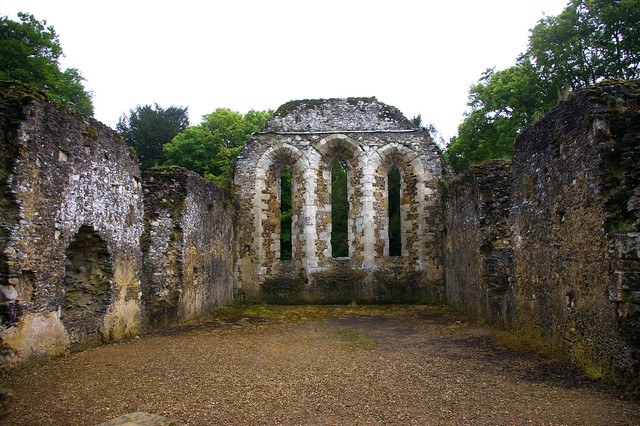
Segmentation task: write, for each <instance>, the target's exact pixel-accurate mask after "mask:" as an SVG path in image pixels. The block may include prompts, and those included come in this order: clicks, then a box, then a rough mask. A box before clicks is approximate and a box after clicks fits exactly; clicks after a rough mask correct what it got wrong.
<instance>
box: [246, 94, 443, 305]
mask: <svg viewBox="0 0 640 426" xmlns="http://www.w3.org/2000/svg"><path fill="white" fill-rule="evenodd" d="M336 161H341V162H343V163H344V164H345V165H346V167H347V169H348V172H347V182H348V190H347V198H348V203H349V213H348V218H347V224H348V225H347V226H348V231H347V232H348V246H349V250H348V252H349V255H348V257H346V258H334V257H333V256H332V247H331V234H332V223H331V222H332V216H331V214H332V205H331V169H332V166H333V165H334V164H335V162H336ZM391 167H398V168H399V169H400V170H402V196H401V200H402V201H401V204H402V205H401V210H402V224H401V228H402V241H403V251H402V256H399V257H397V258H395V257H392V256H389V250H388V241H387V240H388V237H387V232H388V226H387V224H388V217H387V216H388V212H387V209H386V206H387V200H386V197H387V173H388V171H389V169H390V168H391ZM283 169H288V170H290V171H291V173H292V180H293V191H292V205H293V225H292V228H293V229H292V240H293V241H292V243H293V259H292V260H282V259H280V244H279V238H280V232H281V230H280V226H281V224H280V219H279V218H280V194H279V179H280V174H281V171H282V170H283ZM441 178H442V162H441V155H440V152H439V150H438V148H437V147H436V145H435V144H434V143H433V142H432V141H431V140H430V138H429V135H428V134H427V133H425V132H422V131H420V130H419V129H415V128H413V126H412V125H411V123H410V122H409V121H408V120H407V119H406V118H405V117H403V116H402V114H401V113H400V112H399V111H398V110H397V109H395V108H393V107H390V106H388V105H385V104H383V103H380V102H378V101H376V100H375V99H374V98H349V99H328V100H304V101H293V102H290V103H288V104H285V105H283V106H282V107H281V108H279V109H278V110H277V111H276V113H275V114H274V116H273V118H272V119H271V120H270V121H269V122H268V123H267V124H266V125H265V127H264V129H263V130H262V132H259V133H256V134H254V136H253V137H252V139H251V140H250V141H249V142H248V143H247V145H246V146H245V147H244V149H243V150H242V152H241V153H240V156H239V157H238V160H237V164H236V172H235V184H236V188H237V192H236V196H237V202H238V206H239V210H238V223H237V228H236V229H237V233H236V238H237V239H236V241H237V256H238V264H237V268H236V280H237V282H238V286H239V288H240V289H241V291H242V292H243V293H244V294H246V295H247V297H248V298H249V299H253V300H261V299H262V300H264V298H265V297H266V298H267V299H269V300H274V299H273V295H274V294H276V295H280V296H279V298H280V300H281V301H284V302H286V303H293V302H294V301H295V302H298V303H308V302H314V301H315V302H320V303H335V302H350V301H362V302H384V301H392V300H393V301H396V300H400V299H402V300H401V301H405V302H407V301H420V300H422V301H427V300H437V299H438V298H440V297H442V296H443V289H444V285H443V269H442V265H441V263H442V260H441V259H442V252H441V249H442V246H441V242H442V210H441V209H442V205H441V201H440V190H439V185H438V181H439V180H440V179H441ZM400 270H402V271H404V272H403V273H410V275H411V277H412V279H413V280H414V281H415V283H416V286H415V288H414V289H412V291H407V292H399V291H396V290H397V287H398V285H399V284H398V283H399V282H400V281H399V279H398V278H395V277H398V276H399V272H398V271H400ZM374 272H375V274H374ZM400 275H402V274H400ZM278 283H281V284H280V285H279V284H278ZM399 294H404V296H405V297H404V298H400V297H399V296H398V295H399ZM391 295H393V296H391Z"/></svg>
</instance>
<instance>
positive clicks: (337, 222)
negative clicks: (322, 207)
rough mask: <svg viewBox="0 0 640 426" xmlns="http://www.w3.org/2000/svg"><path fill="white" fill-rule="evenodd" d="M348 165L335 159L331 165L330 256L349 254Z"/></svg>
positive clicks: (345, 255) (346, 255)
mask: <svg viewBox="0 0 640 426" xmlns="http://www.w3.org/2000/svg"><path fill="white" fill-rule="evenodd" d="M348 175H349V167H348V166H347V165H346V163H345V162H344V161H341V160H337V161H335V162H334V163H333V166H332V167H331V256H332V257H348V256H349V198H348V197H349V196H348V192H349V191H348V186H347V185H348Z"/></svg>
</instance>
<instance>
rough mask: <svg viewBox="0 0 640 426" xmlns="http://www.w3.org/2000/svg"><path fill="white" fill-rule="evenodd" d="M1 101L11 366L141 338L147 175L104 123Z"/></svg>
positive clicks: (11, 97) (0, 250)
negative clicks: (144, 178) (144, 182)
mask: <svg viewBox="0 0 640 426" xmlns="http://www.w3.org/2000/svg"><path fill="white" fill-rule="evenodd" d="M3 89H5V90H2V91H1V92H0V93H1V94H0V96H1V98H0V102H2V110H3V114H2V115H1V120H2V121H3V123H2V124H3V125H2V140H1V143H2V157H3V158H2V160H3V161H2V164H1V165H0V167H1V168H2V172H1V173H2V179H3V180H2V193H1V197H2V203H1V204H2V218H1V220H2V221H1V223H0V228H1V229H2V247H0V264H1V265H2V267H1V270H2V283H1V284H0V309H1V313H2V323H1V325H0V339H1V344H2V346H1V351H2V352H3V355H4V360H6V361H7V362H12V360H19V359H22V358H25V357H29V356H34V355H39V354H52V353H59V352H63V351H65V350H66V349H68V348H69V347H71V348H75V349H80V348H83V347H88V346H93V345H96V344H99V343H101V342H103V341H109V340H114V339H119V338H123V337H125V336H129V335H132V334H133V333H137V332H139V330H140V322H141V309H140V304H139V293H140V272H139V271H140V263H141V262H140V261H141V252H140V244H139V239H140V235H141V234H142V215H143V209H142V190H141V183H140V181H141V179H140V170H139V168H138V165H137V164H136V162H135V161H133V160H132V159H131V157H130V155H129V150H128V148H127V147H126V145H125V144H124V143H122V142H120V143H117V141H119V137H118V135H117V134H116V133H115V132H114V131H113V130H111V129H110V128H108V127H106V126H104V125H102V124H100V123H99V122H97V121H95V120H92V119H89V118H87V117H84V116H81V115H79V114H76V113H72V112H70V111H67V110H65V109H63V108H62V107H60V106H58V105H55V104H53V103H50V102H47V101H45V100H44V99H43V98H40V97H39V96H38V94H37V93H33V92H29V91H27V92H25V91H23V90H22V88H21V87H20V86H17V87H9V88H5V87H3Z"/></svg>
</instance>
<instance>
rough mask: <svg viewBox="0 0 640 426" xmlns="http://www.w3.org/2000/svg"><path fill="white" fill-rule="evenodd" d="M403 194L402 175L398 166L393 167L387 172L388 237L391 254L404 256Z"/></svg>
mask: <svg viewBox="0 0 640 426" xmlns="http://www.w3.org/2000/svg"><path fill="white" fill-rule="evenodd" d="M401 194H402V175H401V173H400V170H399V169H398V168H397V167H391V169H389V172H388V173H387V202H388V204H387V217H388V219H389V222H388V223H389V225H388V229H387V234H388V235H387V238H388V241H389V256H402V217H401V209H400V199H401Z"/></svg>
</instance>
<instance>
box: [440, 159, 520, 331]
mask: <svg viewBox="0 0 640 426" xmlns="http://www.w3.org/2000/svg"><path fill="white" fill-rule="evenodd" d="M511 182H512V179H511V163H510V162H509V161H504V160H493V161H488V162H486V163H483V164H481V165H475V166H472V167H471V168H470V170H469V171H468V172H467V173H465V174H464V175H462V176H459V177H455V178H453V179H451V180H449V181H448V182H447V184H446V186H445V194H446V195H445V212H446V214H445V229H446V239H445V244H446V247H445V253H446V256H445V271H446V277H445V279H446V283H447V303H448V304H449V305H452V306H454V307H456V308H458V309H460V310H461V311H464V312H466V313H467V314H469V315H471V316H474V317H476V318H481V319H482V320H483V321H485V322H487V323H490V324H505V323H509V322H510V321H511V318H512V316H513V308H514V306H513V300H512V298H513V294H512V285H513V280H512V276H513V248H512V244H511V206H512V202H511Z"/></svg>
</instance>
